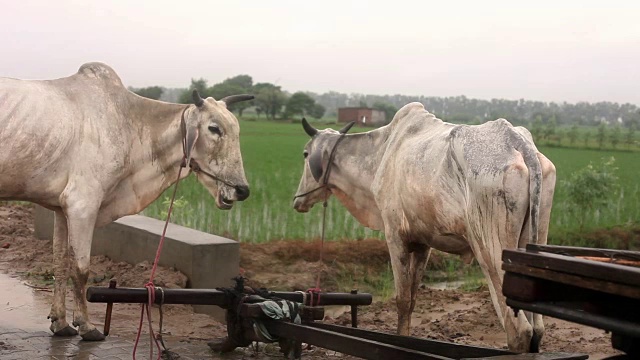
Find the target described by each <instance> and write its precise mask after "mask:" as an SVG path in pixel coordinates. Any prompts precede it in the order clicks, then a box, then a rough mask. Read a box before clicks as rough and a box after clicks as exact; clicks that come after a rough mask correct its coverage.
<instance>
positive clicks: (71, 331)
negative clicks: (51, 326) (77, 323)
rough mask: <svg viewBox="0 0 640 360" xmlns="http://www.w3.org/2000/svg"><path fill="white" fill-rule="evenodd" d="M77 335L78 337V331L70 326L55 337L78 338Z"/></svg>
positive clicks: (56, 333)
mask: <svg viewBox="0 0 640 360" xmlns="http://www.w3.org/2000/svg"><path fill="white" fill-rule="evenodd" d="M76 335H78V330H76V329H74V328H72V327H71V326H69V325H67V327H65V328H63V329H60V330H58V331H56V332H54V333H53V336H76Z"/></svg>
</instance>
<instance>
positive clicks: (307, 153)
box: [302, 150, 309, 159]
mask: <svg viewBox="0 0 640 360" xmlns="http://www.w3.org/2000/svg"><path fill="white" fill-rule="evenodd" d="M302 156H304V158H305V159H306V158H307V156H309V152H308V151H307V150H305V151H304V152H303V153H302Z"/></svg>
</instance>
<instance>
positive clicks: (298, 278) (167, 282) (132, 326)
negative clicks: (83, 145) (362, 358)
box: [0, 204, 616, 359]
mask: <svg viewBox="0 0 640 360" xmlns="http://www.w3.org/2000/svg"><path fill="white" fill-rule="evenodd" d="M241 249H242V253H241V257H242V260H241V267H242V268H243V269H244V271H245V276H247V277H248V278H249V279H250V280H251V284H252V285H253V286H265V287H268V288H270V289H277V290H287V291H288V290H300V289H306V288H308V287H310V285H311V284H313V283H314V277H313V276H312V274H313V271H314V270H317V265H316V264H315V263H314V261H315V259H313V254H314V252H313V245H312V244H306V243H305V244H301V243H298V242H288V243H287V242H280V243H271V244H265V245H244V244H243V245H242V248H241ZM353 254H357V257H355V256H353ZM326 258H327V259H329V261H328V262H329V264H331V266H332V267H334V268H335V267H341V269H342V270H345V269H346V270H348V271H353V273H354V274H355V275H354V277H353V279H357V278H358V276H359V277H365V278H366V275H367V274H366V272H367V271H371V270H370V269H371V268H376V267H378V266H380V267H385V266H387V265H386V262H387V261H388V255H386V248H385V245H384V243H382V242H379V241H374V240H371V241H361V242H341V243H336V244H332V245H330V246H329V248H328V250H327V255H326ZM51 259H52V256H51V241H47V240H37V239H36V238H35V237H34V236H33V216H32V207H31V206H25V205H15V204H11V205H6V204H5V205H2V206H0V271H2V272H5V273H11V274H14V275H18V276H20V278H21V279H22V280H23V281H24V282H26V283H29V284H31V285H35V286H39V287H42V288H43V290H42V291H38V293H39V295H38V296H40V297H42V299H43V301H42V303H45V304H48V303H49V301H50V297H51V296H52V293H51V292H50V285H51V276H52V270H51V269H52V266H51ZM291 259H298V260H297V261H292V260H291ZM91 263H92V265H91V266H92V272H91V275H90V277H89V279H90V283H92V285H107V283H108V281H109V279H110V278H111V277H116V278H117V279H118V283H119V284H120V285H121V286H131V287H140V286H142V285H143V284H144V283H145V282H146V279H148V276H149V268H150V266H149V264H148V263H141V264H135V265H130V264H125V263H114V262H112V261H111V260H109V259H107V258H105V257H103V256H94V257H92V259H91ZM324 270H325V271H326V275H327V277H328V278H330V277H331V272H329V271H327V270H326V268H325V269H324ZM156 278H157V282H158V284H159V285H161V286H165V287H184V286H185V284H186V278H185V276H184V275H183V274H181V273H180V272H178V271H175V270H174V269H166V268H162V269H160V270H159V273H158V274H157V275H156ZM353 279H351V281H353V282H354V284H355V285H358V281H357V280H353ZM329 280H331V279H329ZM334 280H335V281H333V282H332V281H328V283H329V287H331V286H336V284H337V283H338V282H339V279H334ZM360 285H362V284H360ZM359 288H361V287H359ZM328 290H331V289H328ZM2 296H6V295H0V297H2ZM67 306H68V308H69V311H70V312H71V311H72V309H73V305H72V300H71V299H70V298H69V297H68V300H67ZM104 309H105V306H104V305H102V304H90V312H91V316H92V317H93V319H94V320H95V322H96V325H97V326H98V327H99V328H101V326H102V325H101V324H100V321H102V319H103V318H104ZM416 309H417V310H416V311H415V314H414V317H413V320H412V335H413V336H417V337H421V338H430V339H436V340H445V341H452V342H456V343H461V344H472V345H481V346H489V347H496V348H504V345H505V344H506V336H505V334H504V331H503V330H502V327H501V326H500V324H499V322H498V319H497V316H496V315H495V312H494V310H493V306H492V304H491V301H490V300H489V293H488V291H487V290H485V289H480V290H478V291H474V292H463V291H459V290H434V289H430V288H423V289H421V292H420V294H419V296H418V304H417V305H416ZM40 311H42V314H41V316H42V329H41V330H47V327H48V325H49V322H48V320H47V319H46V315H47V314H48V308H45V309H41V310H40ZM155 311H156V315H155V319H157V318H158V317H157V309H156V310H155ZM164 311H165V320H164V322H165V326H164V331H165V332H166V333H167V334H168V335H167V336H171V338H172V339H173V340H175V341H179V342H188V343H191V344H201V345H202V346H203V347H206V342H207V341H210V340H211V339H214V338H219V337H223V336H224V334H225V332H226V330H225V327H224V325H223V324H221V323H218V322H216V321H214V320H212V319H211V318H210V317H208V316H206V315H202V314H195V313H193V311H192V310H191V307H189V306H181V305H172V306H165V309H164ZM347 311H348V309H347V308H346V307H334V308H331V309H327V313H328V318H327V319H326V321H327V322H330V323H335V324H344V325H346V324H348V323H349V322H350V315H349V313H348V312H347ZM139 315H140V307H139V306H138V305H127V304H117V305H116V307H115V309H114V318H113V324H112V330H111V332H112V334H118V336H120V337H131V338H132V339H135V334H136V331H137V324H138V321H139ZM545 323H546V334H545V337H544V339H543V345H542V350H543V351H565V352H582V353H587V354H590V355H591V359H599V358H602V357H604V356H606V355H613V354H616V352H615V351H613V350H612V349H611V347H610V340H609V335H607V334H605V333H604V332H603V331H600V330H597V329H593V328H588V327H584V326H581V325H577V324H572V323H568V322H565V321H561V320H555V319H551V318H546V319H545ZM156 325H157V323H156ZM395 326H396V313H395V304H394V301H393V300H389V301H374V304H373V305H372V306H369V307H364V308H362V310H361V315H360V327H361V328H364V329H371V330H378V331H386V332H394V330H395ZM275 354H277V349H276V348H275V347H274V346H267V347H262V350H260V352H259V354H252V353H251V350H248V349H246V350H238V351H237V352H236V353H235V355H232V356H231V357H230V358H241V357H245V356H247V355H252V357H256V358H269V357H271V356H272V355H275ZM212 356H214V355H213V354H212ZM327 356H332V357H335V356H339V354H335V353H334V352H331V351H326V350H324V349H318V348H316V349H314V351H313V352H311V353H309V352H307V353H306V357H307V358H312V359H313V358H317V359H320V358H326V357H327ZM227 358H229V357H227Z"/></svg>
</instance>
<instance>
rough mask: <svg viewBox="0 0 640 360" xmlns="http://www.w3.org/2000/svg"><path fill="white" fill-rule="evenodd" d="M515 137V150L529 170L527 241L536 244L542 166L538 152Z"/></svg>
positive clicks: (519, 135) (522, 138)
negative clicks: (528, 225)
mask: <svg viewBox="0 0 640 360" xmlns="http://www.w3.org/2000/svg"><path fill="white" fill-rule="evenodd" d="M513 133H515V135H516V141H515V144H516V146H515V148H516V150H518V151H519V152H520V154H522V158H523V159H524V163H525V165H526V166H527V169H528V170H529V224H530V227H529V231H530V233H529V234H530V236H529V240H530V243H532V244H538V224H539V220H540V198H541V194H542V166H541V165H540V160H539V159H538V152H537V150H536V148H535V147H534V146H532V145H531V144H530V143H529V142H528V141H527V140H525V138H524V136H522V135H521V134H518V133H517V132H516V131H515V130H513Z"/></svg>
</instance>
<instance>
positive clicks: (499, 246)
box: [467, 159, 533, 352]
mask: <svg viewBox="0 0 640 360" xmlns="http://www.w3.org/2000/svg"><path fill="white" fill-rule="evenodd" d="M472 185H476V184H472ZM528 188H529V187H528V171H527V168H526V166H525V165H524V162H523V161H522V159H520V162H517V163H516V164H515V165H512V166H511V167H510V168H508V169H507V170H506V172H505V174H504V176H497V177H496V178H495V181H494V182H493V183H490V182H488V181H485V182H484V183H482V184H477V185H476V186H474V188H473V189H472V191H471V192H470V193H471V194H473V196H472V197H471V198H470V199H469V200H470V201H469V207H468V209H469V211H468V213H467V216H468V219H467V224H468V227H469V231H468V238H469V245H470V246H471V249H472V250H473V253H474V255H475V257H476V259H477V260H478V264H479V265H480V268H481V269H482V272H483V274H484V276H485V278H486V279H487V285H488V286H489V292H490V294H491V300H492V302H493V306H494V308H495V310H496V313H497V315H498V318H499V319H500V322H501V323H502V325H503V327H504V329H505V332H506V333H507V344H508V346H509V349H510V350H512V351H516V352H528V351H529V347H530V345H531V339H532V337H533V328H532V326H531V324H530V323H529V321H528V320H527V318H526V316H525V314H524V312H522V311H519V312H518V314H517V315H514V312H513V310H511V308H509V307H508V306H507V304H506V298H505V297H504V295H502V282H503V278H504V272H503V271H502V269H501V267H502V250H503V249H514V248H516V247H518V243H519V240H520V234H521V231H522V228H523V225H524V224H523V223H524V220H525V218H526V213H527V211H528V208H529V194H528V192H527V191H523V189H528Z"/></svg>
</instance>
